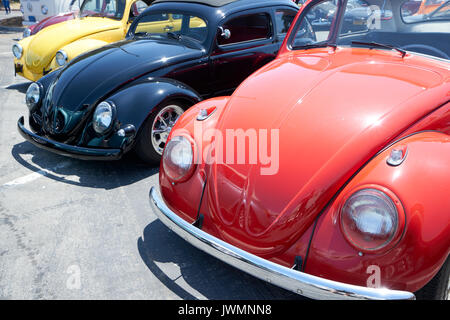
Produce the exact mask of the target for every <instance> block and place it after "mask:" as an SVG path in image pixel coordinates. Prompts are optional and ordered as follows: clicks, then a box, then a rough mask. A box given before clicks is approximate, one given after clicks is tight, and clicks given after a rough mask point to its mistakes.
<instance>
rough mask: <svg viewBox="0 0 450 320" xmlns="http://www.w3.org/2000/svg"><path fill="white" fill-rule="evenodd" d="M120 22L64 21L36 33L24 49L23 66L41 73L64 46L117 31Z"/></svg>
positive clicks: (93, 19) (86, 19)
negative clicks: (100, 33)
mask: <svg viewBox="0 0 450 320" xmlns="http://www.w3.org/2000/svg"><path fill="white" fill-rule="evenodd" d="M121 26H122V23H121V22H120V21H115V20H112V19H108V18H97V17H95V18H94V17H86V18H81V19H74V20H69V21H64V22H61V23H58V24H55V25H53V26H50V27H47V28H45V29H44V30H41V31H40V32H38V33H37V34H36V35H35V36H34V37H33V39H32V40H31V41H30V43H29V44H28V46H27V48H24V55H25V57H24V58H25V64H26V65H27V67H28V68H29V69H30V70H31V71H33V72H35V73H42V70H43V69H44V68H47V66H48V65H49V64H50V63H51V61H52V60H53V57H54V56H55V54H56V52H58V50H60V49H61V48H62V47H64V46H65V45H67V44H69V43H71V42H74V41H76V40H78V39H81V38H84V37H87V36H89V35H92V34H95V33H99V32H103V31H108V30H113V29H118V28H120V27H121Z"/></svg>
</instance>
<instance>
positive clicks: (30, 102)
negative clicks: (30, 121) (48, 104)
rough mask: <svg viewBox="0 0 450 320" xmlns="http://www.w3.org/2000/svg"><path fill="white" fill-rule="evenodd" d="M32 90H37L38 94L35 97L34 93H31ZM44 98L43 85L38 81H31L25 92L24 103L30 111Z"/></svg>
mask: <svg viewBox="0 0 450 320" xmlns="http://www.w3.org/2000/svg"><path fill="white" fill-rule="evenodd" d="M32 90H37V91H38V94H37V97H36V93H35V92H34V93H32ZM43 98H44V86H43V85H42V84H41V83H39V82H33V83H32V84H30V85H29V86H28V89H27V92H26V93H25V103H26V105H27V107H28V109H29V110H30V112H32V111H33V110H34V109H36V108H37V107H39V106H40V105H41V103H42V100H43Z"/></svg>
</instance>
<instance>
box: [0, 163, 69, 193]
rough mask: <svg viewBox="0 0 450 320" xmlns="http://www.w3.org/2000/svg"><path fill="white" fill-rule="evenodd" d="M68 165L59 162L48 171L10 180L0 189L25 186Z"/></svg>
mask: <svg viewBox="0 0 450 320" xmlns="http://www.w3.org/2000/svg"><path fill="white" fill-rule="evenodd" d="M69 164H70V161H64V162H61V163H60V164H58V165H57V166H55V167H53V168H51V169H49V170H46V169H41V170H39V171H36V172H33V173H30V174H28V175H26V176H23V177H20V178H17V179H14V180H11V181H9V182H7V183H5V184H3V185H1V186H0V188H6V187H14V186H18V185H22V184H27V183H29V182H31V181H34V180H36V179H39V178H42V177H45V176H47V175H49V174H52V172H51V171H55V170H57V169H62V168H64V167H67V166H68V165H69Z"/></svg>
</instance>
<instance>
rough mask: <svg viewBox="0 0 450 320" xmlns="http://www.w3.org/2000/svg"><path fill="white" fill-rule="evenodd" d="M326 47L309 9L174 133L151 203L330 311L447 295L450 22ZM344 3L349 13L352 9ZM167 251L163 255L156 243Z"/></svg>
mask: <svg viewBox="0 0 450 320" xmlns="http://www.w3.org/2000/svg"><path fill="white" fill-rule="evenodd" d="M366 1H367V3H368V4H369V5H370V6H371V7H372V8H373V9H374V11H375V12H374V13H373V14H374V16H375V17H380V16H381V13H382V12H381V10H382V9H381V8H382V5H383V3H384V4H385V10H390V11H391V12H392V19H389V20H381V19H380V20H379V21H378V22H377V23H376V24H375V26H373V25H372V24H367V27H366V28H365V29H362V30H360V31H358V32H351V31H348V30H344V29H342V28H341V26H342V23H343V17H344V16H345V15H346V13H347V12H348V11H349V10H353V9H352V8H349V7H348V6H345V3H349V2H346V1H338V3H337V6H338V8H337V9H338V10H336V12H335V14H334V16H333V20H332V21H333V23H332V24H331V25H330V27H329V28H328V30H321V31H320V32H321V33H322V34H321V35H320V36H319V35H317V34H316V31H315V30H314V29H313V32H312V33H311V32H310V31H308V32H306V31H305V30H306V29H307V26H308V25H311V22H310V21H308V20H309V13H310V12H311V11H314V10H315V8H316V7H317V6H321V5H323V4H324V3H326V2H327V1H326V0H317V1H310V2H307V3H306V4H305V5H304V6H303V7H302V9H301V10H300V13H299V14H298V15H297V18H296V20H295V22H294V25H293V26H292V27H291V31H290V33H289V34H288V36H287V37H286V40H285V43H284V44H283V46H282V47H281V49H280V52H279V55H278V56H277V58H276V59H275V60H274V61H273V62H271V63H269V64H267V65H266V66H264V67H263V68H261V69H260V70H258V71H257V72H255V73H254V74H252V75H251V76H250V77H249V78H247V79H246V80H245V81H244V82H243V83H242V84H241V85H240V86H239V88H238V89H237V90H236V91H235V92H234V93H233V94H232V95H231V96H229V97H219V98H214V99H209V100H205V101H203V102H201V103H199V104H197V105H195V106H193V107H192V108H191V109H189V110H188V111H187V112H185V113H184V114H183V115H182V116H181V117H180V118H179V119H178V121H177V123H176V124H175V126H174V127H173V128H172V130H171V133H170V135H169V137H168V140H167V143H166V147H165V149H164V153H163V157H162V161H161V167H160V171H159V189H160V190H159V191H160V192H159V191H158V190H157V188H155V187H153V188H152V189H151V190H150V204H151V206H152V208H153V211H154V213H155V214H156V215H157V216H158V218H159V219H160V221H161V222H162V223H164V224H165V225H167V226H168V227H169V228H170V229H171V230H173V231H174V232H175V233H177V234H178V235H180V236H181V237H182V238H183V239H185V240H187V241H188V242H190V243H191V244H193V245H194V246H196V247H198V248H199V249H201V250H203V251H205V252H207V253H209V254H211V255H213V256H214V257H216V258H218V259H221V260H222V261H224V262H226V263H228V264H230V265H232V266H235V267H236V268H239V269H241V270H243V271H245V272H248V273H250V274H251V275H253V276H255V277H258V278H260V279H262V280H265V281H268V282H270V283H272V284H275V285H278V286H281V287H283V288H285V289H288V290H291V291H293V292H296V293H299V294H301V295H305V296H308V297H311V298H317V299H414V298H422V299H448V298H449V288H450V259H449V254H450V224H449V221H450V197H449V190H450V165H449V164H450V100H449V99H450V81H449V79H450V57H449V56H450V42H449V41H448V39H449V37H450V16H449V15H448V13H447V11H444V13H445V14H442V15H440V16H437V15H432V16H428V19H423V20H420V21H414V22H412V23H407V22H406V21H405V20H404V19H403V17H402V14H403V13H404V11H402V10H401V5H402V1H397V0H392V1H382V0H381V1H380V0H366ZM342 6H344V7H342ZM155 245H156V244H155Z"/></svg>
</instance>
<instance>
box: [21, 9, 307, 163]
mask: <svg viewBox="0 0 450 320" xmlns="http://www.w3.org/2000/svg"><path fill="white" fill-rule="evenodd" d="M297 11H298V7H297V6H296V5H295V4H294V3H293V2H292V0H258V1H254V0H190V1H188V0H175V1H174V0H156V1H155V2H154V4H153V5H152V6H150V7H149V8H148V9H147V10H145V11H144V12H143V13H142V14H141V15H140V16H139V17H137V18H136V19H135V21H134V22H133V24H132V25H131V27H130V30H129V32H128V34H127V38H126V39H125V40H124V41H120V42H116V43H113V44H110V45H107V46H105V47H102V48H100V49H97V50H94V51H91V52H88V53H86V54H84V55H81V56H79V57H78V58H76V59H74V60H72V61H71V62H70V63H69V64H68V65H67V66H66V67H64V68H61V69H59V70H56V71H54V72H52V73H51V74H49V75H47V76H45V77H43V78H41V79H40V80H39V81H38V82H35V83H32V84H31V85H30V87H29V88H28V90H27V93H26V103H27V106H28V108H29V125H30V128H31V130H29V129H28V128H26V127H25V124H24V122H25V121H24V117H21V118H20V119H19V121H18V129H19V132H20V133H21V135H22V136H23V137H24V138H25V139H27V140H28V141H30V142H31V143H33V144H34V145H36V146H38V147H41V148H44V149H47V150H50V151H53V152H55V153H58V154H61V155H65V156H70V157H74V158H79V159H85V160H89V159H92V160H116V159H119V158H121V157H122V155H123V154H124V153H126V152H128V151H129V150H131V149H133V148H134V149H135V150H136V152H137V154H138V155H139V156H140V157H141V158H142V159H143V160H144V161H146V162H148V163H151V164H155V163H157V162H159V160H160V157H161V154H162V151H163V148H164V145H165V141H166V138H167V136H168V134H169V132H170V130H171V128H172V126H173V125H174V123H175V122H176V121H177V119H178V117H179V116H180V115H181V114H182V113H183V112H184V111H185V110H186V109H187V108H189V107H190V106H192V105H193V104H195V103H197V102H199V101H200V100H201V99H203V98H207V97H211V96H217V95H221V94H229V93H230V92H231V91H233V90H234V89H235V88H236V87H237V86H238V85H239V84H240V83H241V82H242V81H243V80H244V79H245V78H246V77H247V76H249V75H250V74H251V73H252V72H254V71H256V70H257V69H258V68H260V67H261V66H263V65H264V64H266V63H268V62H269V61H271V60H272V59H274V58H275V56H276V54H277V52H278V50H279V48H280V46H281V43H282V41H283V40H284V37H285V35H286V32H287V31H288V28H289V26H290V23H291V22H292V20H293V19H294V17H295V15H296V13H297Z"/></svg>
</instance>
